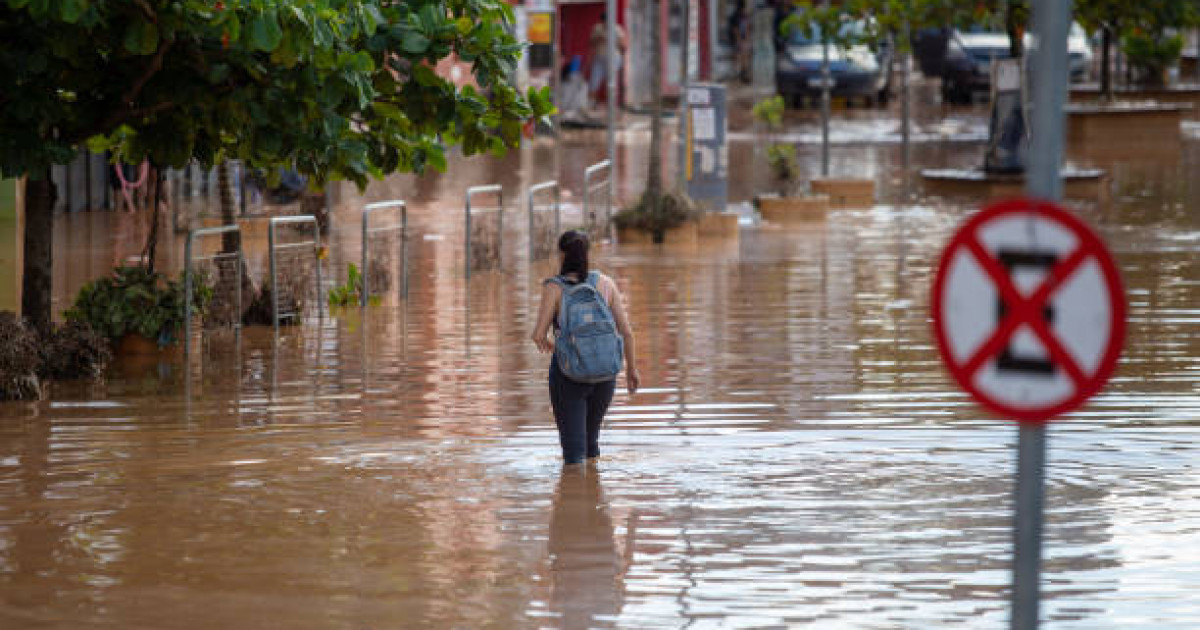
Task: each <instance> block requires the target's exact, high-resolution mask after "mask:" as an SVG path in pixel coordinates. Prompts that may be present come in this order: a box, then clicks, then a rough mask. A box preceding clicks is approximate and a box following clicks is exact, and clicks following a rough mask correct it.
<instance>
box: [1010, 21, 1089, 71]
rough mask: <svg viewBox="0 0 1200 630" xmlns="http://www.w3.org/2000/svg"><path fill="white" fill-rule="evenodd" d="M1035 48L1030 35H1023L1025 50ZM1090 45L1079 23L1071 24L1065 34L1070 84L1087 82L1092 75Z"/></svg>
mask: <svg viewBox="0 0 1200 630" xmlns="http://www.w3.org/2000/svg"><path fill="white" fill-rule="evenodd" d="M1034 47H1035V39H1034V36H1033V34H1032V33H1028V32H1027V33H1025V50H1026V51H1029V50H1031V49H1032V48H1034ZM1092 59H1093V54H1092V43H1091V42H1090V41H1088V35H1087V31H1084V30H1083V27H1082V26H1080V25H1079V22H1071V30H1070V31H1068V32H1067V68H1068V70H1069V72H1070V75H1071V81H1072V82H1081V81H1087V80H1088V79H1089V78H1091V75H1092Z"/></svg>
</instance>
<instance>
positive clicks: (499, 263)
mask: <svg viewBox="0 0 1200 630" xmlns="http://www.w3.org/2000/svg"><path fill="white" fill-rule="evenodd" d="M496 202H497V203H498V204H499V206H500V207H499V208H497V209H496V214H497V215H499V216H497V217H496V269H497V270H498V271H503V270H504V190H503V189H499V190H497V191H496Z"/></svg>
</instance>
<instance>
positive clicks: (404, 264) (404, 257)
mask: <svg viewBox="0 0 1200 630" xmlns="http://www.w3.org/2000/svg"><path fill="white" fill-rule="evenodd" d="M400 244H401V249H400V275H401V276H402V278H401V280H400V282H401V284H400V297H402V298H404V299H405V300H408V204H405V205H403V206H401V207H400Z"/></svg>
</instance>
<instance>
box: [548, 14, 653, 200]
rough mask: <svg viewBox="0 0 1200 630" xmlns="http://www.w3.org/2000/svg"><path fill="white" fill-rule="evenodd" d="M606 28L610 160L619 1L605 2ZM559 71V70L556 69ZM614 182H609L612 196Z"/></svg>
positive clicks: (614, 129)
mask: <svg viewBox="0 0 1200 630" xmlns="http://www.w3.org/2000/svg"><path fill="white" fill-rule="evenodd" d="M604 10H605V14H606V15H607V21H608V23H607V24H606V28H607V29H608V63H607V64H605V67H606V68H607V69H608V77H607V78H608V90H607V91H608V159H609V161H615V160H616V159H617V0H605V3H604ZM657 41H658V38H657V36H656V37H652V38H651V44H652V45H657ZM555 71H557V68H556V69H555ZM611 191H612V182H609V192H610V195H611Z"/></svg>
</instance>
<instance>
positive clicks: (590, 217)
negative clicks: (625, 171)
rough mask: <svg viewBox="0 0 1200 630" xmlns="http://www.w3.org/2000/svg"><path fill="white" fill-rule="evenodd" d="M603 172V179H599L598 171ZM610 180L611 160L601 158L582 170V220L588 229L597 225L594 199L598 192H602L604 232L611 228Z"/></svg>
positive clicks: (606, 234)
mask: <svg viewBox="0 0 1200 630" xmlns="http://www.w3.org/2000/svg"><path fill="white" fill-rule="evenodd" d="M601 172H603V173H604V179H599V177H600V175H599V173H601ZM611 180H612V160H602V161H600V162H596V163H595V164H593V165H591V166H589V167H587V168H586V169H584V171H583V221H584V223H585V224H586V225H587V227H588V230H589V231H590V230H592V229H594V228H595V227H596V225H597V216H596V210H597V208H596V207H595V205H596V203H595V201H594V199H595V197H596V194H597V193H598V192H601V191H602V192H603V193H604V234H605V236H609V234H608V232H609V231H610V230H611V229H612V192H611V188H610V186H609V184H610V183H611Z"/></svg>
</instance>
